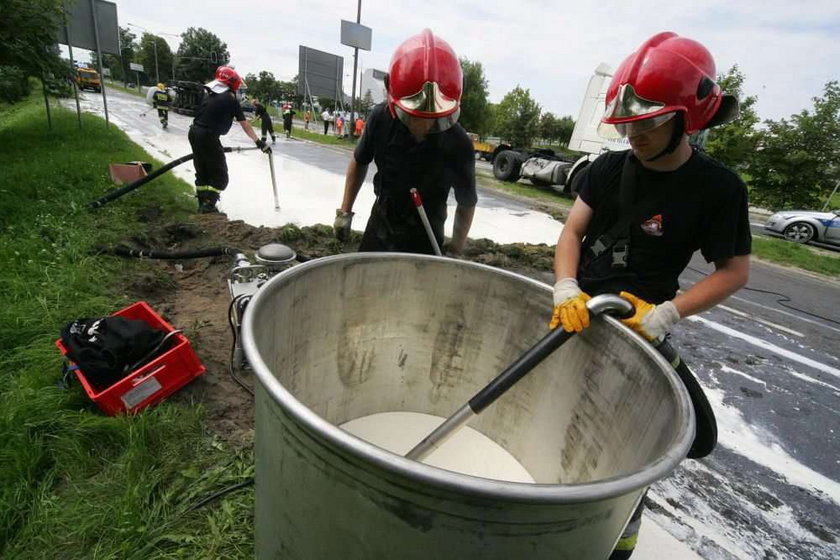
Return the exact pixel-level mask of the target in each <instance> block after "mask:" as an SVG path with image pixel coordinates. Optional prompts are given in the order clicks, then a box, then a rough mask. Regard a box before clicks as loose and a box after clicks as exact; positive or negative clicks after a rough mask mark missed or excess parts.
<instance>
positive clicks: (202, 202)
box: [188, 66, 271, 213]
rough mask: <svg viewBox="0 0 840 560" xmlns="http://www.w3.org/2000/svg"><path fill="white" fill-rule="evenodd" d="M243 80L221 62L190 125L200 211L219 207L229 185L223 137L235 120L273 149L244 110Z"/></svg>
mask: <svg viewBox="0 0 840 560" xmlns="http://www.w3.org/2000/svg"><path fill="white" fill-rule="evenodd" d="M242 84H243V82H242V78H240V77H239V74H237V73H236V70H234V69H233V68H231V67H230V66H219V67H218V68H217V69H216V78H215V79H214V80H213V81H211V82H209V83H208V84H206V85H205V86H204V90H205V93H204V97H203V98H202V100H201V103H199V105H198V109H197V110H196V113H195V119H193V123H192V126H190V131H189V134H188V138H189V141H190V146H192V151H193V166H194V167H195V191H196V192H195V194H196V198H198V211H199V212H200V213H211V212H218V211H219V210H218V208H217V207H216V203H217V202H218V201H219V195H220V194H221V193H222V191H224V190H225V188H227V185H228V169H227V161H226V160H225V152H224V149H223V148H222V143H221V141H220V140H219V138H220V137H221V136H224V135H225V134H227V133H228V132H229V131H230V127H231V125H232V124H233V121H234V120H236V122H238V123H239V126H241V127H242V130H243V131H244V132H245V134H246V135H247V136H248V138H250V139H251V140H253V141H254V143H255V144H256V145H257V147H258V148H260V149H261V150H262V151H263V152H265V153H271V148H270V147H268V146H267V145H266V143H265V141H264V140H261V139H259V138H257V133H256V132H254V129H253V127H251V124H250V123H249V122H248V121H246V120H245V115H244V114H243V113H242V107H241V106H240V105H239V100H238V99H237V98H236V95H235V94H236V92H237V91H238V90H239V88H240V87H241V86H242Z"/></svg>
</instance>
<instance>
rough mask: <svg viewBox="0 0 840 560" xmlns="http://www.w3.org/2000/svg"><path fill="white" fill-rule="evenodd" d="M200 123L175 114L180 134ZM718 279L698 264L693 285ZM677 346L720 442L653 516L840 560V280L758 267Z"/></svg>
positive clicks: (695, 541) (332, 164) (747, 551)
mask: <svg viewBox="0 0 840 560" xmlns="http://www.w3.org/2000/svg"><path fill="white" fill-rule="evenodd" d="M110 95H111V96H112V97H113V98H114V103H113V104H112V103H111V102H110V101H109V107H112V111H114V112H115V115H119V117H120V120H121V121H122V122H123V123H124V126H128V127H136V128H137V129H139V130H140V131H141V132H142V133H143V134H145V132H143V131H145V130H146V129H148V134H149V138H154V137H155V136H157V135H158V131H157V130H156V129H155V127H157V126H159V125H157V123H156V121H155V119H153V118H141V117H139V114H134V115H132V114H125V115H122V114H119V113H120V112H122V111H125V112H126V113H127V112H128V111H129V110H128V109H125V108H126V107H129V106H130V105H131V104H130V103H128V101H127V100H126V101H125V102H123V103H120V102H119V99H120V98H122V97H127V96H125V95H124V94H118V93H111V94H110ZM88 97H91V96H88ZM135 101H136V100H135ZM100 102H101V101H100ZM131 111H134V112H135V113H136V112H137V111H136V106H135V107H134V108H132V109H131ZM188 124H189V120H188V119H186V118H185V117H181V116H179V115H174V116H173V118H172V124H171V125H170V131H169V132H170V133H171V134H183V135H185V134H186V128H187V126H188ZM135 132H136V131H135ZM153 132H154V134H153ZM278 144H279V142H278ZM283 150H284V154H285V155H286V156H288V157H291V158H295V159H297V160H299V161H300V162H303V163H305V164H306V165H308V166H311V167H312V168H318V169H320V170H325V171H328V172H330V173H333V174H335V175H337V176H342V175H343V174H344V171H345V169H346V165H347V158H348V157H349V154H348V153H347V152H346V151H345V150H337V149H335V148H330V147H326V146H321V145H317V144H312V143H307V142H293V143H284V144H283ZM177 155H180V154H177ZM173 157H174V155H173ZM479 165H487V164H485V163H484V162H481V163H480V164H479ZM485 194H487V193H486V192H482V197H483V198H484V196H485ZM486 201H487V202H486V203H488V204H499V205H508V206H509V205H510V204H512V203H511V202H510V201H509V200H508V199H505V198H504V197H494V196H493V195H489V194H487V198H486ZM517 204H518V203H517ZM519 206H521V205H519ZM760 225H761V224H755V225H754V228H759V229H760ZM754 231H755V233H763V232H759V231H756V230H755V229H754ZM710 271H711V267H710V265H708V264H706V263H705V262H704V261H703V259H702V258H700V257H699V256H695V258H694V259H693V260H692V263H691V266H690V268H689V269H687V270H686V271H685V273H684V274H683V275H682V276H681V278H680V283H681V286H682V289H687V288H688V287H690V286H691V285H693V284H694V283H696V282H698V281H700V280H702V279H703V277H704V275H705V274H706V273H708V272H710ZM673 339H674V342H675V346H677V348H678V350H679V351H680V352H681V354H682V356H683V358H684V359H685V360H686V361H687V363H689V364H690V365H691V367H692V369H693V370H694V371H695V373H696V374H697V376H698V378H699V379H700V381H701V383H702V384H703V386H704V388H705V389H706V391H707V394H708V396H709V400H710V401H711V403H712V405H713V407H714V409H715V413H716V415H717V418H718V424H719V446H718V448H717V449H716V450H715V452H714V453H713V454H712V455H711V456H709V457H708V458H706V459H704V460H701V461H693V460H686V461H684V462H683V464H682V465H681V466H680V467H679V468H678V469H677V470H676V471H675V473H674V474H673V475H672V476H671V477H669V478H668V479H666V480H664V481H662V482H659V483H657V484H655V485H654V486H653V487H652V490H651V492H650V493H649V505H651V506H652V509H653V511H652V515H653V516H655V517H656V519H657V521H659V522H660V523H661V524H662V525H663V526H664V527H665V528H666V529H667V530H668V531H669V532H670V533H671V534H673V535H674V536H676V537H677V538H679V539H680V540H682V541H683V542H685V543H687V544H689V545H690V546H691V547H692V548H693V549H694V550H696V551H697V552H698V553H699V554H700V555H701V556H703V557H704V558H712V559H730V558H743V559H754V558H801V559H808V560H811V559H836V558H840V452H838V450H840V357H838V354H840V283H838V282H836V281H831V280H827V279H822V278H818V277H815V276H812V275H808V274H803V273H800V272H798V271H796V270H791V269H787V268H781V267H777V266H773V265H769V264H764V263H758V262H753V264H752V269H751V277H750V282H749V285H748V287H747V288H745V289H743V290H741V291H740V292H739V293H738V294H736V295H735V296H733V297H731V298H730V299H729V300H727V301H726V302H725V303H724V304H723V305H719V306H717V307H716V308H714V309H712V310H710V311H707V312H705V313H702V314H700V315H698V316H696V317H691V318H688V319H686V320H683V321H681V322H680V323H679V324H678V325H677V326H676V328H675V329H674V332H673ZM628 398H632V396H628ZM642 531H643V532H644V528H643V529H642Z"/></svg>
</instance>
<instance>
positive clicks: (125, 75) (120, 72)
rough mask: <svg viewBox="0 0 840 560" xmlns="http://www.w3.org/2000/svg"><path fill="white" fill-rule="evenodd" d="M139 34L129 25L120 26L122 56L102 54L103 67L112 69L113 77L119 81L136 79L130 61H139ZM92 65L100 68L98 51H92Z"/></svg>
mask: <svg viewBox="0 0 840 560" xmlns="http://www.w3.org/2000/svg"><path fill="white" fill-rule="evenodd" d="M138 48H139V47H138V45H137V36H136V35H135V34H134V33H132V32H131V30H130V29H129V28H128V27H120V53H121V56H115V55H113V54H105V55H102V67H103V68H108V69H109V70H110V71H111V78H112V79H114V80H116V81H119V82H123V83H125V82H133V81H135V76H134V72H133V71H132V70H131V69H130V67H129V63H131V62H137V60H136V58H137V51H138ZM90 67H91V68H98V64H97V58H96V52H95V51H91V52H90Z"/></svg>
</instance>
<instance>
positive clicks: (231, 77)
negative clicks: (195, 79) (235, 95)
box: [207, 66, 245, 93]
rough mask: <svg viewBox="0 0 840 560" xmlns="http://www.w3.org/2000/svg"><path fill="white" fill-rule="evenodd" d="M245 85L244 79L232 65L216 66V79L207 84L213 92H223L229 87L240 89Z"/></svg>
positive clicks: (235, 89)
mask: <svg viewBox="0 0 840 560" xmlns="http://www.w3.org/2000/svg"><path fill="white" fill-rule="evenodd" d="M243 85H245V82H244V81H242V78H241V77H240V76H239V74H238V73H237V72H236V70H234V69H233V68H231V67H230V66H219V67H218V68H216V79H215V80H213V81H212V82H210V83H209V84H207V87H208V88H210V91H212V92H213V93H222V92H225V91H227V90H228V89H230V90H231V91H238V90H239V88H240V87H242V86H243Z"/></svg>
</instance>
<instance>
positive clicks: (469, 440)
mask: <svg viewBox="0 0 840 560" xmlns="http://www.w3.org/2000/svg"><path fill="white" fill-rule="evenodd" d="M443 421H444V418H441V417H439V416H432V415H431V414H421V413H419V412H382V413H379V414H371V415H370V416H362V417H361V418H356V419H355V420H350V421H349V422H345V423H344V424H342V425H341V426H340V427H341V428H342V429H343V430H345V431H347V432H350V433H351V434H353V435H354V436H356V437H358V438H361V439H363V440H365V441H367V442H370V443H372V444H374V445H377V446H379V447H381V448H383V449H387V450H388V451H390V452H392V453H396V454H398V455H405V454H406V453H408V452H409V450H411V448H413V447H414V446H415V445H417V444H418V443H420V440H422V439H423V438H424V437H426V436H427V435H429V434H430V433H431V432H432V430H434V429H435V428H437V427H438V426H439V425H440V424H441V422H443ZM423 462H424V463H426V464H429V465H433V466H435V467H439V468H442V469H447V470H450V471H455V472H459V473H462V474H469V475H472V476H480V477H482V478H490V479H494V480H505V481H509V482H528V483H534V478H533V477H532V476H531V475H530V474H529V473H528V471H527V470H525V467H523V466H522V465H520V464H519V461H517V460H516V459H515V458H514V457H513V455H511V454H510V453H508V452H507V451H506V450H505V449H504V448H503V447H502V446H500V445H499V444H497V443H496V442H494V441H493V440H491V439H490V438H488V437H487V436H485V435H484V434H482V433H481V432H478V431H477V430H474V429H473V428H470V427H469V426H464V427H463V428H461V429H460V431H458V432H457V433H456V434H455V435H453V436H452V437H451V438H449V440H447V441H446V443H444V444H443V445H442V446H440V447H439V448H438V449H436V450H435V451H434V452H432V453H431V454H430V455H429V456H428V457H426V458H425V459H424V460H423Z"/></svg>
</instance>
